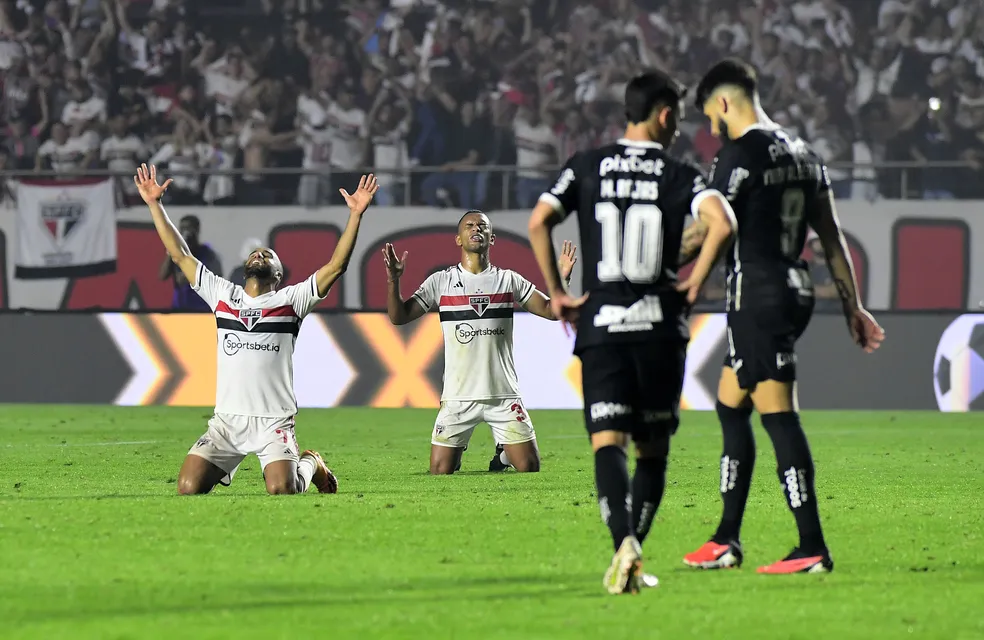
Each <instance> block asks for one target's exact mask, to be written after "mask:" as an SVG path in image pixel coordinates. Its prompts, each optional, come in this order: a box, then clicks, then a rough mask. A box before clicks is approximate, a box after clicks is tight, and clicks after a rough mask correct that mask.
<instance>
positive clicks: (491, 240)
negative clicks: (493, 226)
mask: <svg viewBox="0 0 984 640" xmlns="http://www.w3.org/2000/svg"><path fill="white" fill-rule="evenodd" d="M494 244H495V234H494V233H493V234H492V235H491V236H489V246H492V245H494Z"/></svg>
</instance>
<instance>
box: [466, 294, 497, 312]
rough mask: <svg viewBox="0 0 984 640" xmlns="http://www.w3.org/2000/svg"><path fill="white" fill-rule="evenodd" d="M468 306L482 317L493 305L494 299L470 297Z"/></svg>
mask: <svg viewBox="0 0 984 640" xmlns="http://www.w3.org/2000/svg"><path fill="white" fill-rule="evenodd" d="M468 304H470V305H471V308H472V309H474V310H475V313H477V314H478V315H482V314H484V313H485V310H486V309H488V308H489V305H490V304H492V299H491V298H490V297H489V296H469V297H468Z"/></svg>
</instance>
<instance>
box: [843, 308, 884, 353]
mask: <svg viewBox="0 0 984 640" xmlns="http://www.w3.org/2000/svg"><path fill="white" fill-rule="evenodd" d="M847 327H848V329H849V330H850V332H851V339H853V340H854V344H856V345H858V346H859V347H861V348H862V349H864V350H865V352H866V353H871V352H872V351H874V350H875V349H877V348H878V347H880V346H881V343H882V341H884V340H885V330H884V329H882V328H881V325H879V324H878V321H877V320H875V318H874V316H872V315H871V314H870V313H868V311H867V310H866V309H856V310H855V311H853V312H851V314H850V315H849V316H848V317H847Z"/></svg>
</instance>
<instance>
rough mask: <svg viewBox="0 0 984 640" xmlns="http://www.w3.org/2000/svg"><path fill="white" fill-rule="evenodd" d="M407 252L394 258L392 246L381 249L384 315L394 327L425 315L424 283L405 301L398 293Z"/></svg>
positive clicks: (405, 264)
mask: <svg viewBox="0 0 984 640" xmlns="http://www.w3.org/2000/svg"><path fill="white" fill-rule="evenodd" d="M407 255H409V254H408V252H406V251H404V252H403V257H402V258H398V257H397V256H396V249H395V248H394V247H393V245H392V244H389V243H387V244H386V246H385V247H383V263H384V264H385V265H386V313H387V315H389V319H390V322H392V323H393V324H396V325H401V324H407V323H409V322H413V321H414V320H416V319H417V318H419V317H421V316H422V315H424V314H425V313H427V309H426V308H425V307H424V305H425V304H426V303H427V301H425V300H423V298H422V296H425V295H426V293H422V292H425V291H426V290H427V289H428V288H427V287H426V283H425V284H424V285H423V286H421V288H420V291H418V292H417V294H416V295H413V296H411V297H410V298H408V299H407V300H404V299H403V295H402V294H401V293H400V278H401V277H403V270H404V269H406V266H407Z"/></svg>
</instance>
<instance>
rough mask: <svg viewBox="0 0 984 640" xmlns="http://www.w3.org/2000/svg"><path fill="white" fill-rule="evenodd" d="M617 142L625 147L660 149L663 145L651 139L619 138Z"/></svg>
mask: <svg viewBox="0 0 984 640" xmlns="http://www.w3.org/2000/svg"><path fill="white" fill-rule="evenodd" d="M618 143H619V144H620V145H623V146H626V147H642V148H644V149H662V148H663V145H661V144H660V143H658V142H653V141H651V140H649V141H647V140H629V139H628V138H619V140H618Z"/></svg>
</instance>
